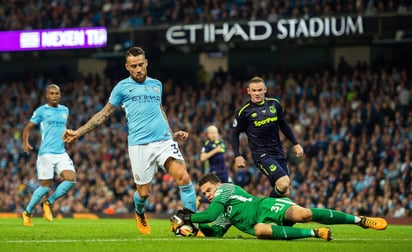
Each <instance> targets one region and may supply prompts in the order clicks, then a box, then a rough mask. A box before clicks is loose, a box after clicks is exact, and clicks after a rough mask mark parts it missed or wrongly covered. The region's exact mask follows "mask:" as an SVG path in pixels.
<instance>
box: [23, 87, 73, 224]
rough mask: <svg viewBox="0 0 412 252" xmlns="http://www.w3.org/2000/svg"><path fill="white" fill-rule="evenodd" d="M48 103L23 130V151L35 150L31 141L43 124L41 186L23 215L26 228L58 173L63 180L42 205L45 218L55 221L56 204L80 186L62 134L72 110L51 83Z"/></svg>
mask: <svg viewBox="0 0 412 252" xmlns="http://www.w3.org/2000/svg"><path fill="white" fill-rule="evenodd" d="M46 99H47V104H44V105H42V106H40V107H38V108H37V109H36V110H35V111H34V113H33V115H32V116H31V118H30V120H29V122H28V123H27V125H26V126H25V127H24V129H23V151H24V152H25V153H29V151H30V150H33V147H32V145H31V144H30V142H29V138H30V135H31V133H32V131H33V129H34V128H35V127H36V126H38V125H40V131H41V144H40V149H39V152H38V157H37V177H38V179H39V183H40V186H39V187H38V188H37V189H36V190H35V191H34V192H33V195H32V197H31V199H30V202H29V203H28V205H27V206H26V208H25V209H24V211H23V213H22V218H23V225H24V226H33V222H32V213H33V209H34V208H35V207H36V205H37V204H38V203H39V202H40V201H41V200H42V198H43V196H44V195H46V194H48V192H49V191H50V190H51V186H52V185H53V178H54V175H55V173H56V174H58V175H60V176H61V177H62V178H63V180H64V181H62V182H61V183H60V184H59V185H58V186H57V188H56V190H55V191H54V193H53V194H52V195H50V197H48V199H47V200H46V201H44V202H43V203H42V208H43V216H44V218H45V219H46V220H48V221H53V213H52V205H53V203H54V202H55V201H56V200H57V199H59V198H61V197H63V196H64V195H66V194H67V192H68V191H69V190H70V189H71V188H72V187H73V186H74V185H75V183H76V174H75V168H74V165H73V161H72V160H71V158H70V157H69V155H68V154H67V152H66V149H65V146H64V142H63V139H62V135H63V133H64V131H65V130H66V123H67V118H68V117H69V109H68V108H67V107H66V106H64V105H61V104H59V102H60V99H61V93H60V88H59V86H58V85H56V84H51V85H49V86H48V87H47V89H46Z"/></svg>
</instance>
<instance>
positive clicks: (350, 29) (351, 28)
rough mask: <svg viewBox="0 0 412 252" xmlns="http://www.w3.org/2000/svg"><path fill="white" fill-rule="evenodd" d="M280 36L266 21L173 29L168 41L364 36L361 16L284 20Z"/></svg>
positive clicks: (199, 25)
mask: <svg viewBox="0 0 412 252" xmlns="http://www.w3.org/2000/svg"><path fill="white" fill-rule="evenodd" d="M276 29H277V33H276V34H273V30H272V25H271V24H270V23H269V22H267V21H263V20H256V21H249V22H247V24H245V25H241V24H239V23H233V24H230V23H223V24H220V25H217V24H189V25H175V26H171V27H170V28H169V29H167V31H166V40H167V41H168V42H169V43H170V44H173V45H185V44H195V43H214V42H216V40H217V39H218V38H220V39H222V40H223V41H224V42H229V41H231V40H232V39H234V38H239V39H241V40H243V41H259V40H266V39H269V38H271V37H275V38H277V39H281V40H282V39H294V38H315V37H320V36H335V37H340V36H344V35H351V34H363V33H364V30H363V19H362V17H361V16H358V17H356V18H352V17H351V16H342V17H324V18H320V17H313V18H309V19H280V20H279V21H278V22H277V24H276Z"/></svg>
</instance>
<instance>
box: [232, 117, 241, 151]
mask: <svg viewBox="0 0 412 252" xmlns="http://www.w3.org/2000/svg"><path fill="white" fill-rule="evenodd" d="M242 125H243V122H242V118H241V115H239V111H237V112H236V113H235V119H234V120H233V125H232V137H231V144H232V150H233V153H234V155H235V157H237V156H240V150H239V147H240V140H239V136H240V133H242V131H243V126H242Z"/></svg>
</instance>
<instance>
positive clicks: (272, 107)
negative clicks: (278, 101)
mask: <svg viewBox="0 0 412 252" xmlns="http://www.w3.org/2000/svg"><path fill="white" fill-rule="evenodd" d="M269 110H270V112H271V113H272V114H276V108H275V106H270V107H269Z"/></svg>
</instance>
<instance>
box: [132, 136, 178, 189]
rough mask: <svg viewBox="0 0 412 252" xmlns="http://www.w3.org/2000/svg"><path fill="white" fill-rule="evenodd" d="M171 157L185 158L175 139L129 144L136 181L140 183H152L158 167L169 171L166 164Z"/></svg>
mask: <svg viewBox="0 0 412 252" xmlns="http://www.w3.org/2000/svg"><path fill="white" fill-rule="evenodd" d="M169 157H172V158H174V159H178V160H184V159H183V155H182V153H181V152H180V149H179V144H178V143H177V142H175V141H173V140H167V141H159V142H153V143H149V144H143V145H133V146H129V158H130V166H131V167H132V172H133V177H134V182H135V183H136V184H138V185H145V184H148V183H150V182H151V181H152V179H153V177H154V175H155V173H156V172H157V170H158V168H161V169H162V170H163V171H164V172H167V171H166V168H165V167H164V164H165V162H166V160H167V159H168V158H169Z"/></svg>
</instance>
